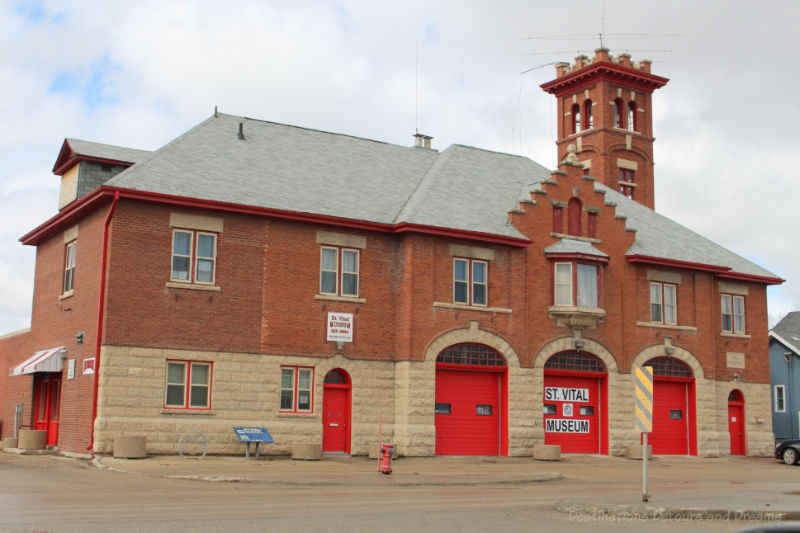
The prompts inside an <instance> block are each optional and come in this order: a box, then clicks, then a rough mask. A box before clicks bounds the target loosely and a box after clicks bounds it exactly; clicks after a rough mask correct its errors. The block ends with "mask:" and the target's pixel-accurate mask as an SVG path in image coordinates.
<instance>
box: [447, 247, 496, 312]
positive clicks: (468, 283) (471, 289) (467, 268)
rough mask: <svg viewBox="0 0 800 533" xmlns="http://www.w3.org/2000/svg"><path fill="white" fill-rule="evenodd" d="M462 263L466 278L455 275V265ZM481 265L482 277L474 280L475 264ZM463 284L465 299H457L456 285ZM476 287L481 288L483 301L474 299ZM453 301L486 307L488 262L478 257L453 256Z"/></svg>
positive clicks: (487, 298)
mask: <svg viewBox="0 0 800 533" xmlns="http://www.w3.org/2000/svg"><path fill="white" fill-rule="evenodd" d="M459 264H461V265H464V273H465V275H466V279H459V278H457V277H456V265H459ZM476 265H482V266H483V279H482V280H476V276H475V266H476ZM458 285H463V287H464V295H465V299H463V300H459V299H458V298H456V286H458ZM478 287H482V288H483V301H476V299H475V290H476V288H478ZM453 303H456V304H461V305H474V306H478V307H486V306H487V305H488V303H489V262H488V261H482V260H479V259H467V258H463V257H454V258H453Z"/></svg>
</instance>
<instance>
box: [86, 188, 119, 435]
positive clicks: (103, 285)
mask: <svg viewBox="0 0 800 533" xmlns="http://www.w3.org/2000/svg"><path fill="white" fill-rule="evenodd" d="M118 201H119V191H118V190H117V191H116V192H115V193H114V201H113V202H111V208H109V210H108V214H107V215H106V221H105V225H104V228H103V258H102V261H101V265H100V301H99V303H98V305H97V343H96V347H95V353H94V393H93V395H92V429H91V435H90V438H89V447H88V448H86V449H87V450H90V451H91V450H93V449H94V423H95V421H96V420H97V396H98V391H99V388H100V345H101V344H102V335H103V311H104V310H105V306H104V304H105V299H106V266H107V265H108V228H109V227H110V226H111V217H112V216H114V210H115V209H116V207H117V202H118Z"/></svg>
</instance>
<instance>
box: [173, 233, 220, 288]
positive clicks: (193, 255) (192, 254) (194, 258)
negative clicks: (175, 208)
mask: <svg viewBox="0 0 800 533" xmlns="http://www.w3.org/2000/svg"><path fill="white" fill-rule="evenodd" d="M179 233H186V234H188V235H189V253H188V254H184V253H176V251H175V240H176V237H177V235H178V234H179ZM201 236H207V237H211V238H212V239H213V240H214V243H213V249H212V256H211V257H207V256H200V255H199V251H198V243H199V242H200V237H201ZM218 239H219V236H218V235H217V234H216V233H212V232H208V231H198V230H191V229H183V228H175V229H173V230H172V249H171V254H170V265H169V266H170V281H175V282H178V283H196V284H198V285H214V284H215V283H216V278H217V242H218ZM178 257H179V258H186V259H188V260H189V268H188V272H187V274H188V276H189V277H188V279H184V278H181V277H175V275H174V273H175V258H178ZM201 261H210V262H211V280H210V281H206V280H198V279H197V278H198V275H197V274H198V271H199V268H200V262H201Z"/></svg>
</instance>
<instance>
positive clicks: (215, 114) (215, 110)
mask: <svg viewBox="0 0 800 533" xmlns="http://www.w3.org/2000/svg"><path fill="white" fill-rule="evenodd" d="M214 118H217V106H214Z"/></svg>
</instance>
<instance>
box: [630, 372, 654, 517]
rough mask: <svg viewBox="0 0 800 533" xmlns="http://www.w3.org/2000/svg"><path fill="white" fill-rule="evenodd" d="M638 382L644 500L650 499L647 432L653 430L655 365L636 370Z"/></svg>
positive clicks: (638, 421) (636, 410)
mask: <svg viewBox="0 0 800 533" xmlns="http://www.w3.org/2000/svg"><path fill="white" fill-rule="evenodd" d="M634 383H635V384H636V405H635V407H634V412H635V414H636V429H638V430H639V431H640V432H641V433H642V501H643V502H648V501H650V494H648V492H647V434H648V433H650V432H651V431H653V367H651V366H642V367H639V368H637V369H636V371H635V372H634Z"/></svg>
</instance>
